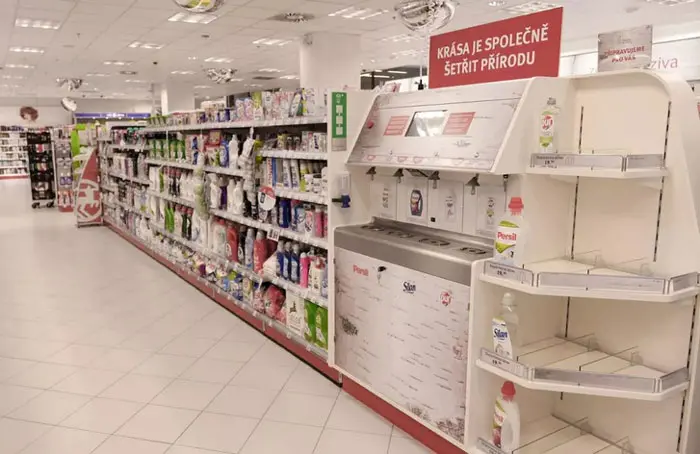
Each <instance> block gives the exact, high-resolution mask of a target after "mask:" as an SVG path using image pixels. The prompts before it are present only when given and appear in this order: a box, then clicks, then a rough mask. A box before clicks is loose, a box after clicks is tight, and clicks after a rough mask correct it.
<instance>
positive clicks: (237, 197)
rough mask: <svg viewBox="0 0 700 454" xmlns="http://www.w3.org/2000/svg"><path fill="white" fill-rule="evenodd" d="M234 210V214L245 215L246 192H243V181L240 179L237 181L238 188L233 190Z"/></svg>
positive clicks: (232, 206)
mask: <svg viewBox="0 0 700 454" xmlns="http://www.w3.org/2000/svg"><path fill="white" fill-rule="evenodd" d="M232 199H233V200H232V205H231V208H232V210H231V211H232V212H233V214H237V215H243V210H244V208H243V207H244V205H245V194H244V192H243V181H242V180H238V182H237V183H236V188H235V189H234V190H233V197H232Z"/></svg>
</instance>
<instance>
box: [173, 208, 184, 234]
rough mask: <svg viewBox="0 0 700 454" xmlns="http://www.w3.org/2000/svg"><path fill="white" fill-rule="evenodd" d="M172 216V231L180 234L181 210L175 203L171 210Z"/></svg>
mask: <svg viewBox="0 0 700 454" xmlns="http://www.w3.org/2000/svg"><path fill="white" fill-rule="evenodd" d="M173 217H174V219H175V221H174V222H173V233H175V234H176V235H180V234H181V233H182V210H181V209H180V207H179V206H177V205H176V206H175V209H174V211H173Z"/></svg>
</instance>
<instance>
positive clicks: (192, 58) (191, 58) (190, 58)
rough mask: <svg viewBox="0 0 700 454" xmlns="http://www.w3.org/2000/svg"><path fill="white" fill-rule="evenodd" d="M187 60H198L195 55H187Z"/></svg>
mask: <svg viewBox="0 0 700 454" xmlns="http://www.w3.org/2000/svg"><path fill="white" fill-rule="evenodd" d="M187 59H188V60H198V58H197V57H187Z"/></svg>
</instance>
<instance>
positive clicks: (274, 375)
mask: <svg viewBox="0 0 700 454" xmlns="http://www.w3.org/2000/svg"><path fill="white" fill-rule="evenodd" d="M295 368H296V366H276V365H274V364H265V363H248V364H246V365H245V366H243V367H242V368H241V370H240V371H239V372H238V373H237V374H236V376H235V377H233V380H231V383H230V384H231V385H236V386H248V387H250V388H260V389H274V390H278V391H279V390H280V389H282V388H283V387H284V385H285V383H287V380H289V377H290V376H291V375H292V372H294V369H295Z"/></svg>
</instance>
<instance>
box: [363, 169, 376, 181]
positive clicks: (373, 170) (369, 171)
mask: <svg viewBox="0 0 700 454" xmlns="http://www.w3.org/2000/svg"><path fill="white" fill-rule="evenodd" d="M376 174H377V168H376V167H370V168H369V170H368V171H367V172H365V175H369V180H370V181H374V176H375V175H376Z"/></svg>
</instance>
